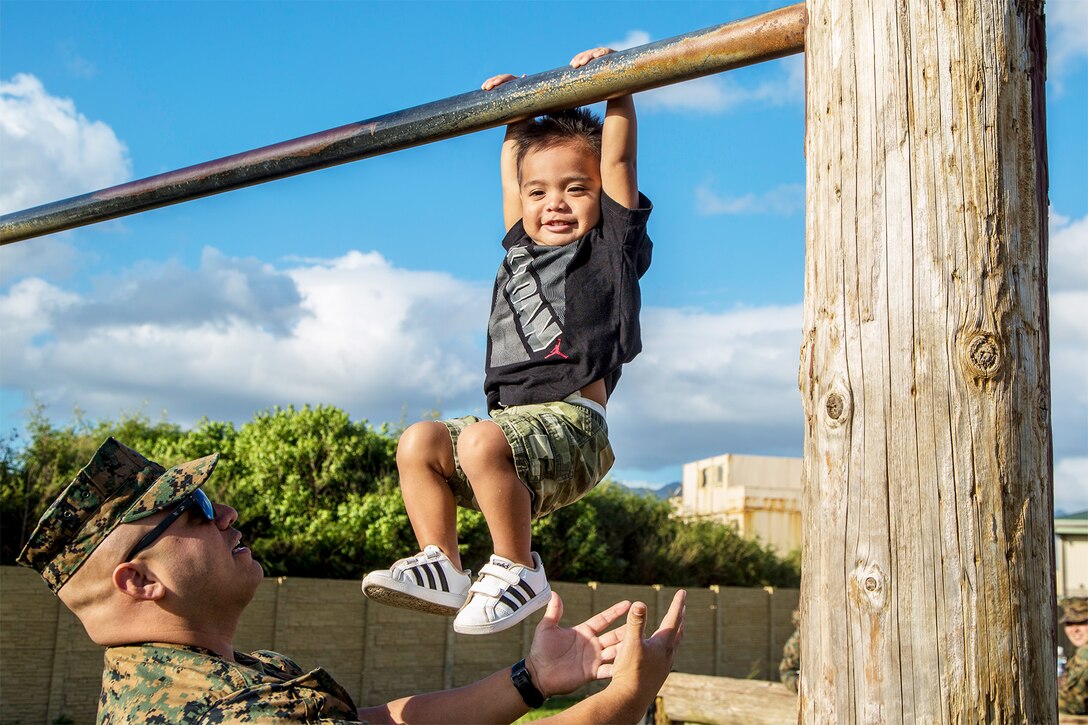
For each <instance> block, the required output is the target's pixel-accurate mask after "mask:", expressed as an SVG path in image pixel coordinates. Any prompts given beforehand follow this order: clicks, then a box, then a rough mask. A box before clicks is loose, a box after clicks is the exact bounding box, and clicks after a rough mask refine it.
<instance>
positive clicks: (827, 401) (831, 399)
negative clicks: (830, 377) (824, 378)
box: [824, 378, 852, 428]
mask: <svg viewBox="0 0 1088 725" xmlns="http://www.w3.org/2000/svg"><path fill="white" fill-rule="evenodd" d="M830 387H831V390H829V391H828V393H827V395H825V396H824V413H825V414H826V416H827V417H826V418H825V419H824V420H825V423H826V425H827V426H828V427H829V428H838V427H839V426H842V425H846V424H847V422H848V421H849V420H850V415H851V405H852V403H851V401H850V389H849V388H848V387H847V386H846V383H845V381H844V380H842V379H841V378H838V379H836V380H835V381H834V382H833V383H832V384H831V386H830Z"/></svg>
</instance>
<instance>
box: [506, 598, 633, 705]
mask: <svg viewBox="0 0 1088 725" xmlns="http://www.w3.org/2000/svg"><path fill="white" fill-rule="evenodd" d="M630 608H631V603H630V602H626V601H625V602H619V603H617V604H613V605H612V606H611V607H609V608H608V609H606V610H605V611H603V612H601V613H600V614H596V615H594V616H592V617H590V618H589V619H587V620H586V621H584V622H582V623H581V624H579V625H578V626H576V627H574V628H572V629H564V628H561V627H560V626H559V620H560V618H562V616H563V600H562V599H560V597H559V595H558V594H556V593H555V592H552V598H551V600H550V601H549V602H548V609H547V610H546V611H545V612H544V618H543V619H541V620H540V624H538V625H537V627H536V634H535V635H534V636H533V644H532V646H531V647H530V649H529V656H528V657H526V658H525V666H526V667H527V668H528V670H529V674H530V675H532V678H533V683H534V684H535V685H536V687H537V689H538V690H540V692H541V693H543V695H544V696H545V697H551V696H552V695H563V694H566V693H568V692H573V691H574V690H577V689H578V688H579V687H581V686H582V685H584V684H586V683H587V682H592V681H593V680H600V679H604V678H607V677H610V676H611V675H612V661H613V660H615V659H616V652H617V647H618V646H619V644H620V643H621V642H622V641H623V638H624V636H625V634H626V628H624V627H619V628H617V629H614V630H612V631H611V632H605V633H604V634H601V632H604V630H606V629H608V628H609V627H610V626H611V625H612V623H613V622H615V621H616V620H618V619H619V618H620V617H622V616H623V615H624V614H625V613H626V612H627V610H628V609H630ZM643 617H644V618H645V605H643Z"/></svg>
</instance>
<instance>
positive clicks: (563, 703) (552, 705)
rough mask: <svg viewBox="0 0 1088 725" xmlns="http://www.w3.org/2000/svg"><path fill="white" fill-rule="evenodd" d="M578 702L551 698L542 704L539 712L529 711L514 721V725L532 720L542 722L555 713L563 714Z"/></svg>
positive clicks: (576, 699)
mask: <svg viewBox="0 0 1088 725" xmlns="http://www.w3.org/2000/svg"><path fill="white" fill-rule="evenodd" d="M576 702H578V698H576V697H551V698H548V701H547V702H545V703H544V706H543V707H542V708H540V709H539V710H530V711H529V712H527V713H525V714H524V715H523V716H522V717H521V718H520V719H518V720H515V721H514V725H519V723H525V722H532V721H534V720H542V719H544V718H546V717H549V716H551V715H555V714H556V713H560V712H563V711H564V710H566V709H567V708H568V707H570V706H571V705H573V704H574V703H576Z"/></svg>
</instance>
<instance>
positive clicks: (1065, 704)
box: [1058, 597, 1088, 715]
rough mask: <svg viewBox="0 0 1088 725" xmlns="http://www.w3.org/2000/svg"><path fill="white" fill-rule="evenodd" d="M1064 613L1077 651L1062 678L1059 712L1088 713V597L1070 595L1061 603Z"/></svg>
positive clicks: (1059, 693) (1059, 685)
mask: <svg viewBox="0 0 1088 725" xmlns="http://www.w3.org/2000/svg"><path fill="white" fill-rule="evenodd" d="M1061 605H1062V616H1061V619H1059V620H1058V621H1059V622H1060V623H1061V624H1064V625H1065V633H1066V635H1068V637H1069V639H1070V641H1071V642H1073V646H1074V647H1076V648H1077V649H1076V651H1075V652H1074V653H1073V656H1072V657H1070V658H1069V659H1068V660H1067V661H1066V663H1065V674H1064V675H1063V676H1062V677H1061V678H1060V679H1059V680H1058V712H1063V713H1066V714H1069V715H1085V714H1088V644H1086V640H1088V629H1086V628H1088V599H1085V598H1083V597H1070V598H1069V599H1064V600H1062V602H1061Z"/></svg>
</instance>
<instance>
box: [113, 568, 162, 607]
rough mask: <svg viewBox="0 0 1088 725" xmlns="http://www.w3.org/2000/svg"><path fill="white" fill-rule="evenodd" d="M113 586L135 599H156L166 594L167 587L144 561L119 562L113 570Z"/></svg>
mask: <svg viewBox="0 0 1088 725" xmlns="http://www.w3.org/2000/svg"><path fill="white" fill-rule="evenodd" d="M113 586H115V587H116V588H117V590H118V591H119V592H121V593H123V594H127V595H128V596H130V597H132V598H133V599H139V600H148V601H154V600H158V599H162V598H163V597H164V596H165V595H166V587H165V586H164V585H163V583H162V582H160V581H159V580H158V578H157V577H156V576H155V572H153V571H152V570H151V568H150V567H148V566H147V564H146V563H144V562H134V561H126V562H125V563H123V564H118V565H117V568H116V569H114V570H113Z"/></svg>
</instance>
